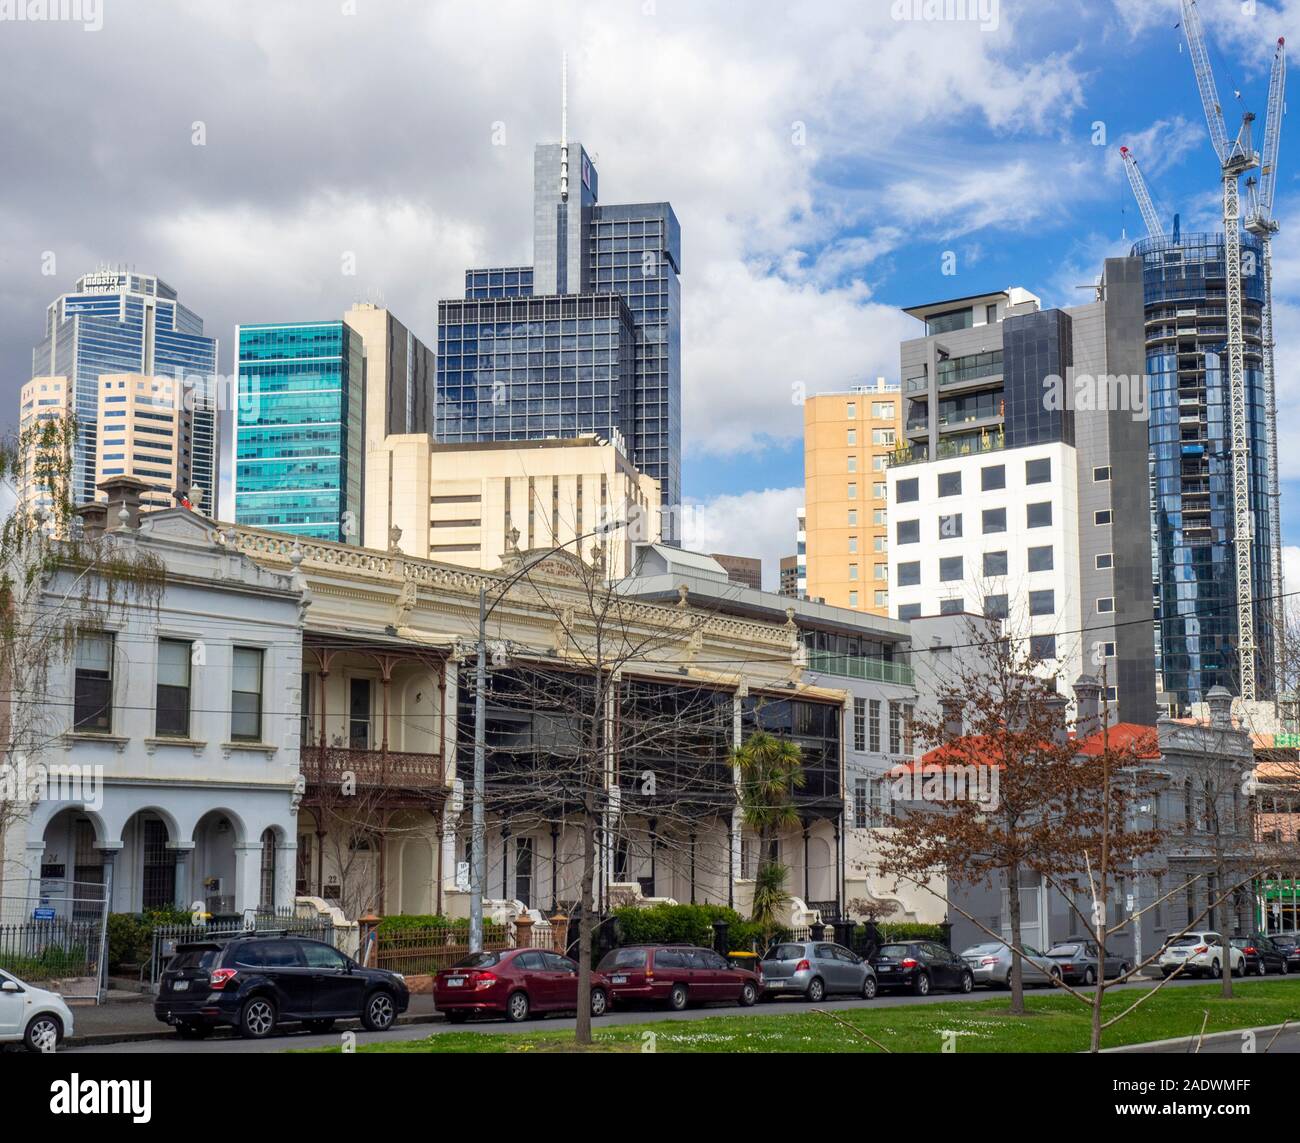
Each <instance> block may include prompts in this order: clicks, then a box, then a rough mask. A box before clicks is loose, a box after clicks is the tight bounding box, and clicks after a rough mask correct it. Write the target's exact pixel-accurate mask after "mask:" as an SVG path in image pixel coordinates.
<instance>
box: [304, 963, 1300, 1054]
mask: <svg viewBox="0 0 1300 1143" xmlns="http://www.w3.org/2000/svg"><path fill="white" fill-rule="evenodd" d="M1140 995H1142V993H1141V992H1139V991H1137V990H1135V989H1128V990H1125V991H1123V992H1112V993H1110V994H1109V995H1108V996H1107V997H1106V1003H1105V1007H1104V1012H1105V1013H1106V1015H1107V1016H1110V1015H1114V1014H1115V1013H1117V1012H1119V1011H1121V1010H1123V1009H1124V1008H1126V1007H1127V1006H1128V1005H1130V1004H1132V1003H1133V1001H1134V1000H1136V999H1137V998H1138V996H1140ZM1026 1002H1027V1007H1028V1008H1029V1015H1027V1016H1023V1017H1015V1016H1011V1015H1010V1014H1009V1013H1008V1010H1007V1004H1008V998H1007V997H1006V996H1005V995H1002V996H1000V997H998V998H996V999H993V1000H986V1001H983V1002H970V1001H964V1002H960V1003H950V1004H943V1003H937V1004H917V1005H907V1006H899V1007H893V1008H884V1007H877V1006H873V1005H872V1004H870V1003H864V1004H863V1005H861V1006H860V1007H857V1008H852V1009H841V1010H838V1011H836V1012H834V1014H833V1016H834V1018H832V1016H830V1015H819V1014H818V1013H816V1012H813V1011H811V1010H810V1008H808V1007H807V1006H803V1005H798V1004H787V1003H783V1002H782V1003H777V1004H774V1005H771V1006H769V1007H766V1008H765V1009H764V1010H763V1012H762V1014H754V1015H749V1016H717V1017H713V1018H709V1019H704V1020H665V1021H660V1022H657V1023H653V1024H624V1025H612V1026H611V1025H605V1026H603V1027H602V1026H601V1025H599V1024H597V1030H596V1043H595V1044H594V1045H592V1047H590V1048H585V1049H581V1050H583V1051H608V1052H639V1051H641V1050H643V1045H646V1050H652V1051H657V1052H875V1053H879V1052H880V1050H881V1049H880V1048H877V1047H876V1046H875V1045H873V1044H872V1043H871V1042H870V1041H869V1040H867V1039H865V1038H863V1037H862V1036H860V1035H857V1034H855V1031H853V1030H851V1029H850V1028H847V1027H845V1026H844V1024H842V1023H838V1022H837V1021H845V1022H847V1023H848V1024H850V1025H852V1029H856V1030H857V1032H862V1033H865V1034H866V1035H867V1036H870V1037H871V1038H872V1039H873V1040H876V1041H877V1042H879V1043H880V1044H883V1045H884V1046H885V1047H886V1048H888V1049H889V1051H891V1052H938V1051H940V1050H941V1048H942V1046H943V1042H944V1034H945V1033H947V1032H955V1033H956V1035H957V1043H956V1050H957V1051H959V1052H962V1051H965V1052H1079V1051H1085V1050H1086V1049H1087V1047H1088V1029H1089V1021H1090V1016H1091V1009H1090V1008H1085V1007H1084V1005H1083V1004H1081V1003H1080V1002H1079V1001H1078V1000H1075V999H1074V998H1073V997H1072V996H1068V995H1059V994H1058V995H1050V994H1047V993H1042V992H1037V993H1035V992H1030V993H1028V994H1027V996H1026ZM1206 1011H1208V1012H1209V1014H1210V1020H1209V1023H1208V1025H1207V1026H1206V1032H1207V1033H1209V1032H1223V1031H1228V1030H1230V1029H1234V1028H1250V1027H1258V1026H1260V1025H1266V1024H1280V1023H1282V1022H1283V1021H1284V1020H1287V1019H1290V1020H1292V1021H1295V1022H1297V1023H1300V981H1294V980H1291V981H1287V980H1278V981H1275V982H1273V981H1265V982H1260V983H1254V982H1252V983H1250V984H1249V985H1246V986H1245V987H1238V988H1237V990H1236V996H1235V997H1234V998H1233V999H1232V1000H1224V999H1223V998H1222V996H1220V994H1219V985H1218V984H1210V985H1205V986H1200V987H1192V988H1171V989H1166V990H1165V991H1163V992H1162V993H1160V995H1159V996H1156V997H1153V998H1152V999H1151V1000H1148V1001H1147V1002H1146V1003H1145V1004H1143V1005H1142V1007H1140V1008H1139V1009H1138V1010H1137V1011H1136V1012H1133V1013H1132V1014H1130V1015H1129V1016H1127V1017H1125V1019H1124V1020H1123V1021H1121V1022H1120V1023H1119V1024H1116V1025H1114V1026H1113V1027H1112V1028H1110V1029H1109V1030H1108V1031H1105V1032H1103V1033H1102V1036H1103V1039H1102V1046H1103V1047H1106V1048H1113V1047H1118V1046H1119V1045H1121V1044H1137V1043H1142V1042H1144V1041H1149V1040H1164V1039H1170V1038H1173V1037H1175V1036H1194V1035H1196V1034H1197V1033H1198V1032H1200V1030H1201V1022H1202V1020H1204V1019H1205V1013H1206ZM648 1034H649V1035H652V1036H653V1040H651V1041H648V1042H647V1039H646V1037H647V1035H648ZM1263 1047H1264V1045H1263V1044H1262V1043H1261V1045H1260V1050H1261V1051H1262V1050H1263ZM316 1050H319V1051H335V1050H336V1049H332V1048H329V1049H316ZM576 1050H579V1049H578V1048H577V1047H576V1045H575V1044H574V1043H573V1033H571V1032H561V1031H558V1030H557V1031H555V1032H550V1033H548V1032H547V1031H546V1028H545V1024H542V1025H541V1027H538V1028H536V1030H534V1031H528V1032H511V1033H502V1032H445V1033H439V1034H437V1035H433V1036H428V1037H426V1038H425V1039H422V1040H405V1041H399V1042H394V1043H383V1044H359V1045H357V1051H358V1052H572V1051H576Z"/></svg>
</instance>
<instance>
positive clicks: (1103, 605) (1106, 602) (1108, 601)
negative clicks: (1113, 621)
mask: <svg viewBox="0 0 1300 1143" xmlns="http://www.w3.org/2000/svg"><path fill="white" fill-rule="evenodd" d="M1114 610H1115V600H1114V598H1113V597H1111V596H1109V595H1107V596H1103V597H1102V598H1101V599H1099V600H1097V611H1098V613H1099V614H1101V615H1109V614H1110V613H1111V612H1112V611H1114Z"/></svg>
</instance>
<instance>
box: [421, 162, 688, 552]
mask: <svg viewBox="0 0 1300 1143" xmlns="http://www.w3.org/2000/svg"><path fill="white" fill-rule="evenodd" d="M570 168H572V174H570ZM533 172H534V174H533V265H532V266H514V267H500V268H492V269H477V270H469V271H467V272H466V275H465V297H464V298H463V299H453V300H448V301H442V302H440V303H439V305H438V364H437V391H438V397H437V406H438V407H437V429H436V435H437V438H438V440H439V441H442V442H444V443H449V444H450V443H462V442H469V441H480V440H494V441H499V440H536V439H544V438H546V437H552V436H565V437H571V436H576V435H580V434H585V433H596V434H597V435H598V436H601V437H603V438H605V439H606V440H611V441H612V440H614V439H615V438H616V436H617V437H619V438H621V439H622V440H623V442H625V445H626V448H627V452H628V456H629V458H630V459H631V461H632V463H633V464H634V465H635V466H636V468H637V469H638V470H639V471H641V472H642V473H644V474H645V475H647V476H650V477H653V478H654V479H655V480H657V481H658V482H659V484H660V487H661V489H662V493H663V504H664V507H665V508H670V509H671V508H676V507H677V506H678V505H680V503H681V286H680V282H679V277H678V275H679V274H680V272H681V229H680V227H679V225H678V222H677V217H676V215H674V213H673V210H672V207H671V206H670V205H669V204H668V203H642V204H632V205H604V204H601V203H600V202H599V201H598V185H599V184H598V179H597V174H596V169H595V167H594V166H593V164H592V162H591V158H590V156H589V155H588V154H587V152H586V150H585V149H584V148H583V147H582V145H581V144H580V143H576V142H574V143H569V144H541V145H539V146H538V147H537V148H536V150H535V152H534V167H533ZM670 538H671V537H670Z"/></svg>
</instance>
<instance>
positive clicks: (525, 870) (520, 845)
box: [515, 837, 533, 909]
mask: <svg viewBox="0 0 1300 1143" xmlns="http://www.w3.org/2000/svg"><path fill="white" fill-rule="evenodd" d="M515 900H516V901H519V902H521V903H522V904H523V906H524V908H525V909H531V908H532V907H533V839H532V838H531V837H517V838H515Z"/></svg>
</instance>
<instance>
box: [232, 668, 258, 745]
mask: <svg viewBox="0 0 1300 1143" xmlns="http://www.w3.org/2000/svg"><path fill="white" fill-rule="evenodd" d="M230 738H231V740H232V741H233V742H260V741H261V740H262V650H261V649H260V648H258V647H236V648H235V654H234V664H233V667H232V670H231V685H230Z"/></svg>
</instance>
